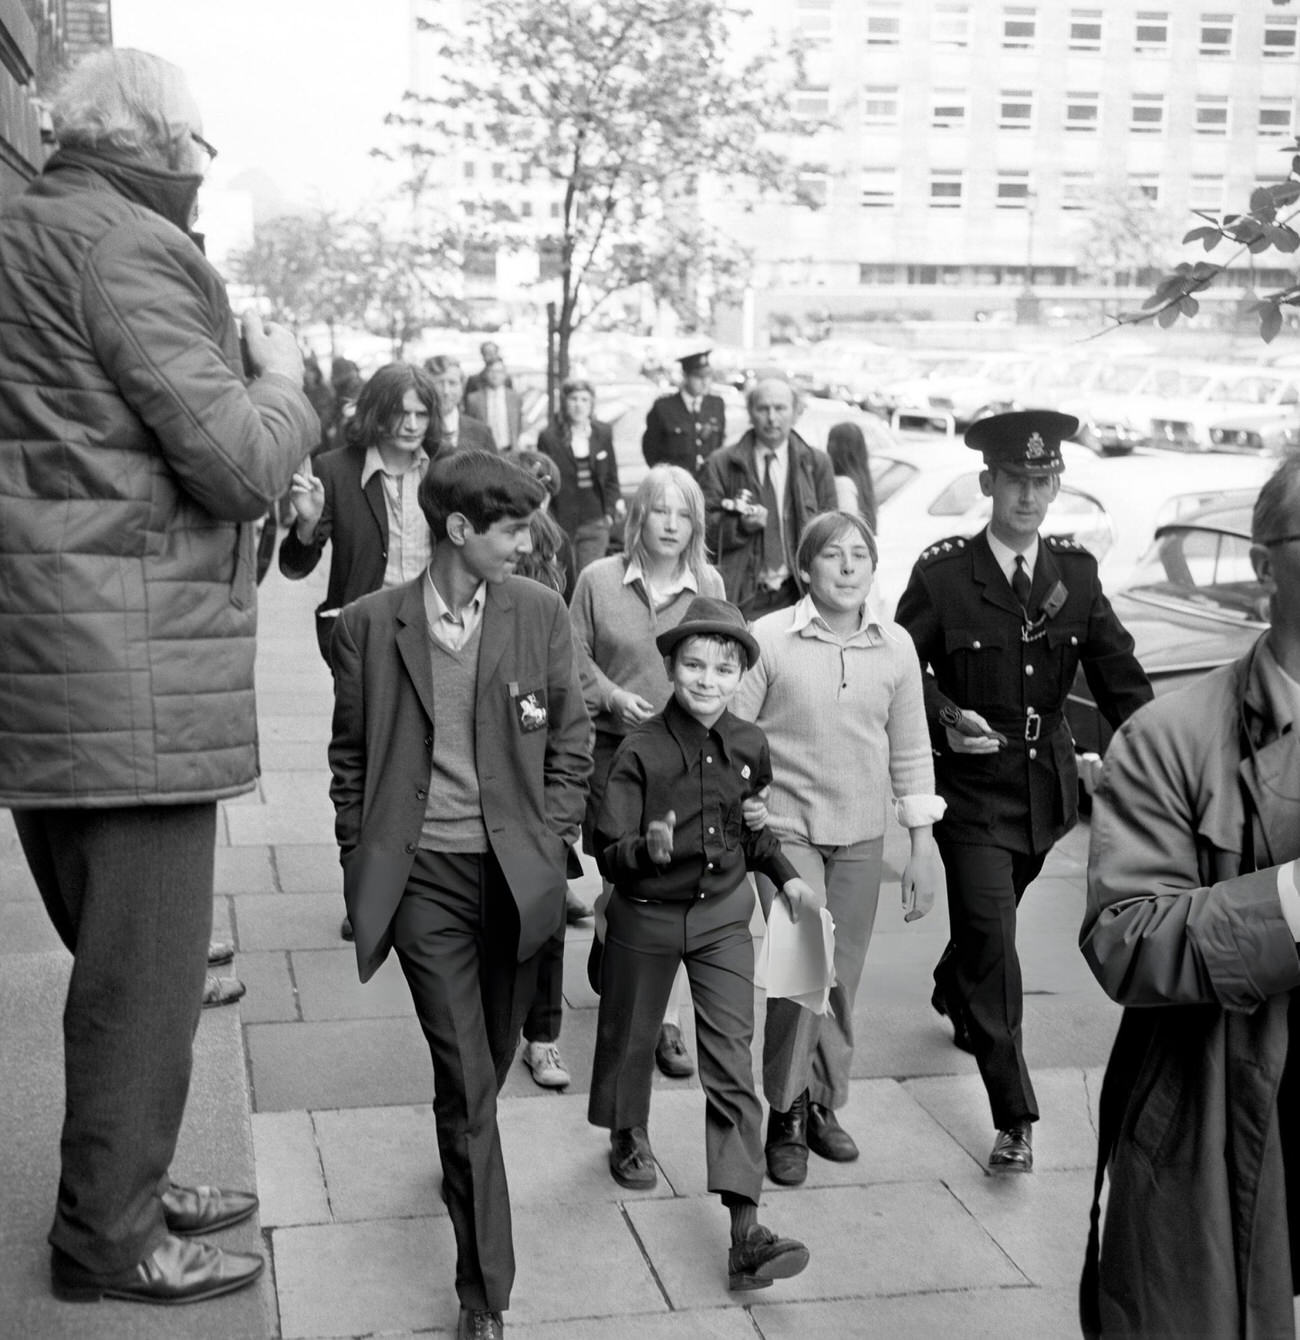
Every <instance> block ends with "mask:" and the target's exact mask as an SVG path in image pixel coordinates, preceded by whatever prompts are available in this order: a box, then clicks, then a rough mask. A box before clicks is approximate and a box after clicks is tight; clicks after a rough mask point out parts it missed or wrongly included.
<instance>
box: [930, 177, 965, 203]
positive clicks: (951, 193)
mask: <svg viewBox="0 0 1300 1340" xmlns="http://www.w3.org/2000/svg"><path fill="white" fill-rule="evenodd" d="M961 191H962V173H961V169H960V168H935V169H933V171H931V173H930V207H931V208H932V209H960V208H961Z"/></svg>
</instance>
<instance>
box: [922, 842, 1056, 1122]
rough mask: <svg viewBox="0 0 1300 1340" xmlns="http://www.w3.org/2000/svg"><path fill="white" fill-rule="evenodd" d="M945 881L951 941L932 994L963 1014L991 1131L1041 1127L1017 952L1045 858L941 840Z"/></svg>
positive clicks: (936, 972) (1039, 854)
mask: <svg viewBox="0 0 1300 1340" xmlns="http://www.w3.org/2000/svg"><path fill="white" fill-rule="evenodd" d="M936 839H937V841H938V844H939V853H940V855H941V856H942V857H943V865H944V871H945V873H946V875H947V877H948V925H949V929H950V934H951V936H952V939H951V940H950V941H949V943H948V947H947V948H946V949H945V950H944V951H943V956H942V957H941V958H940V959H939V962H938V964H937V965H936V967H935V970H934V982H935V987H936V988H937V990H938V993H939V995H940V996H942V997H944V998H945V999H946V1000H947V1002H948V1008H949V1012H950V1013H952V1012H953V1011H955V1010H960V1011H961V1012H962V1013H963V1014H964V1015H965V1018H966V1024H967V1027H968V1029H969V1030H970V1037H971V1044H972V1046H973V1048H974V1051H975V1060H976V1062H977V1063H978V1065H979V1068H980V1076H981V1078H982V1079H983V1080H984V1088H985V1091H986V1092H987V1093H988V1096H989V1106H990V1107H991V1108H992V1110H993V1125H994V1126H995V1127H997V1129H998V1130H1004V1129H1005V1128H1006V1127H1008V1126H1010V1125H1012V1124H1013V1123H1014V1122H1017V1121H1023V1120H1026V1119H1028V1120H1030V1121H1037V1120H1038V1104H1037V1102H1036V1100H1035V1098H1034V1086H1033V1085H1032V1084H1031V1083H1030V1081H1029V1071H1028V1069H1027V1068H1026V1066H1025V1058H1024V1053H1023V1050H1022V1047H1021V1036H1020V1031H1021V1020H1022V1017H1023V1014H1024V998H1023V997H1024V988H1023V984H1022V982H1021V977H1020V958H1019V956H1018V955H1017V953H1016V909H1017V908H1018V907H1019V906H1020V899H1021V898H1022V897H1023V896H1024V892H1025V890H1026V889H1027V888H1028V887H1029V885H1030V884H1031V883H1033V881H1034V880H1035V879H1036V878H1037V877H1038V872H1039V871H1040V870H1041V869H1042V868H1043V862H1044V861H1045V860H1046V859H1047V853H1046V852H1040V853H1038V854H1037V855H1030V854H1028V853H1025V852H1013V851H1005V850H1003V849H1002V848H1001V847H979V846H975V845H973V844H972V843H967V842H947V841H945V840H944V839H943V838H939V837H937V835H936Z"/></svg>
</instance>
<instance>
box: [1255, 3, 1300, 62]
mask: <svg viewBox="0 0 1300 1340" xmlns="http://www.w3.org/2000/svg"><path fill="white" fill-rule="evenodd" d="M1295 33H1296V16H1295V15H1294V14H1265V15H1264V47H1263V51H1264V55H1265V56H1269V57H1272V58H1273V59H1276V60H1289V59H1291V58H1292V57H1294V55H1295V46H1296V43H1295Z"/></svg>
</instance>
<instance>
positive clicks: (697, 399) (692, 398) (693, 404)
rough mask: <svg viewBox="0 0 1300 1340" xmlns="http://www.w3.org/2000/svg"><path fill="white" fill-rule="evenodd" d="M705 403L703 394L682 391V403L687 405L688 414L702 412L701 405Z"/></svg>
mask: <svg viewBox="0 0 1300 1340" xmlns="http://www.w3.org/2000/svg"><path fill="white" fill-rule="evenodd" d="M703 403H704V397H703V396H700V395H687V394H686V392H685V391H683V392H682V404H684V405H685V406H686V412H687V413H688V414H698V413H699V412H700V406H701V405H702V404H703Z"/></svg>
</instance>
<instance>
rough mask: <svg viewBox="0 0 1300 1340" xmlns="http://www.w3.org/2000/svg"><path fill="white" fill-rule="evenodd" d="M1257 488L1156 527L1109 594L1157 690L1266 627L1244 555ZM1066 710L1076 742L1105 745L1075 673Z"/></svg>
mask: <svg viewBox="0 0 1300 1340" xmlns="http://www.w3.org/2000/svg"><path fill="white" fill-rule="evenodd" d="M1258 491H1259V490H1258V489H1257V488H1255V489H1247V490H1242V491H1238V492H1237V493H1235V494H1232V495H1230V496H1227V497H1225V498H1223V499H1221V500H1219V501H1218V502H1215V503H1214V504H1212V505H1211V506H1209V507H1205V508H1201V509H1199V510H1197V511H1195V512H1193V513H1191V514H1190V515H1188V516H1184V517H1182V518H1181V519H1180V520H1178V521H1176V522H1174V523H1172V524H1169V525H1164V526H1161V527H1159V529H1157V531H1156V534H1155V540H1154V541H1153V543H1152V545H1151V548H1150V550H1149V551H1148V552H1147V554H1146V556H1145V558H1143V560H1142V561H1141V563H1140V564H1139V565H1138V568H1137V570H1136V572H1135V573H1134V575H1133V578H1132V580H1131V581H1130V582H1129V583H1128V584H1127V585H1126V586H1125V587H1124V589H1123V590H1122V591H1119V592H1115V593H1112V594H1111V604H1112V606H1113V607H1114V609H1115V612H1116V614H1118V615H1119V618H1120V620H1121V622H1122V623H1123V624H1124V626H1125V627H1126V628H1127V629H1128V630H1129V632H1130V633H1132V635H1133V641H1134V642H1135V643H1136V647H1137V657H1138V660H1139V661H1140V662H1141V663H1142V668H1143V669H1144V670H1145V671H1146V672H1147V675H1148V676H1149V677H1150V679H1151V685H1152V687H1153V688H1154V689H1155V691H1156V693H1157V694H1160V693H1168V692H1169V691H1170V690H1171V689H1175V688H1179V687H1180V686H1182V685H1184V684H1187V683H1190V682H1191V681H1192V680H1193V679H1196V678H1197V677H1198V676H1200V675H1203V674H1205V672H1206V671H1207V670H1213V669H1215V668H1217V667H1218V666H1221V665H1225V664H1227V663H1228V662H1229V661H1233V660H1236V659H1237V657H1239V656H1241V655H1242V654H1243V653H1245V652H1246V651H1247V649H1248V648H1249V647H1250V645H1251V643H1253V642H1254V641H1255V639H1256V638H1257V637H1259V635H1260V633H1262V632H1263V631H1264V629H1265V628H1267V627H1268V596H1267V593H1266V592H1265V590H1264V586H1263V584H1262V583H1261V582H1260V581H1259V579H1258V578H1257V577H1256V576H1255V569H1254V567H1253V565H1252V564H1251V561H1250V517H1251V509H1252V507H1253V505H1254V500H1255V497H1256V495H1257V494H1258ZM1066 716H1067V717H1068V719H1069V722H1070V728H1071V730H1072V731H1073V732H1074V740H1075V748H1076V749H1078V750H1081V751H1091V752H1094V753H1099V754H1100V753H1104V752H1105V748H1106V745H1107V744H1108V743H1109V741H1110V736H1111V730H1110V726H1109V725H1108V724H1107V722H1106V719H1105V718H1104V717H1103V716H1102V715H1101V713H1100V712H1099V711H1098V710H1097V704H1096V703H1095V701H1094V700H1093V697H1092V694H1091V692H1090V691H1089V689H1088V684H1087V681H1086V680H1085V679H1084V677H1083V675H1082V674H1080V675H1079V677H1078V678H1077V679H1076V681H1075V684H1074V687H1073V689H1072V690H1071V692H1070V696H1069V699H1068V700H1067V702H1066Z"/></svg>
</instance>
